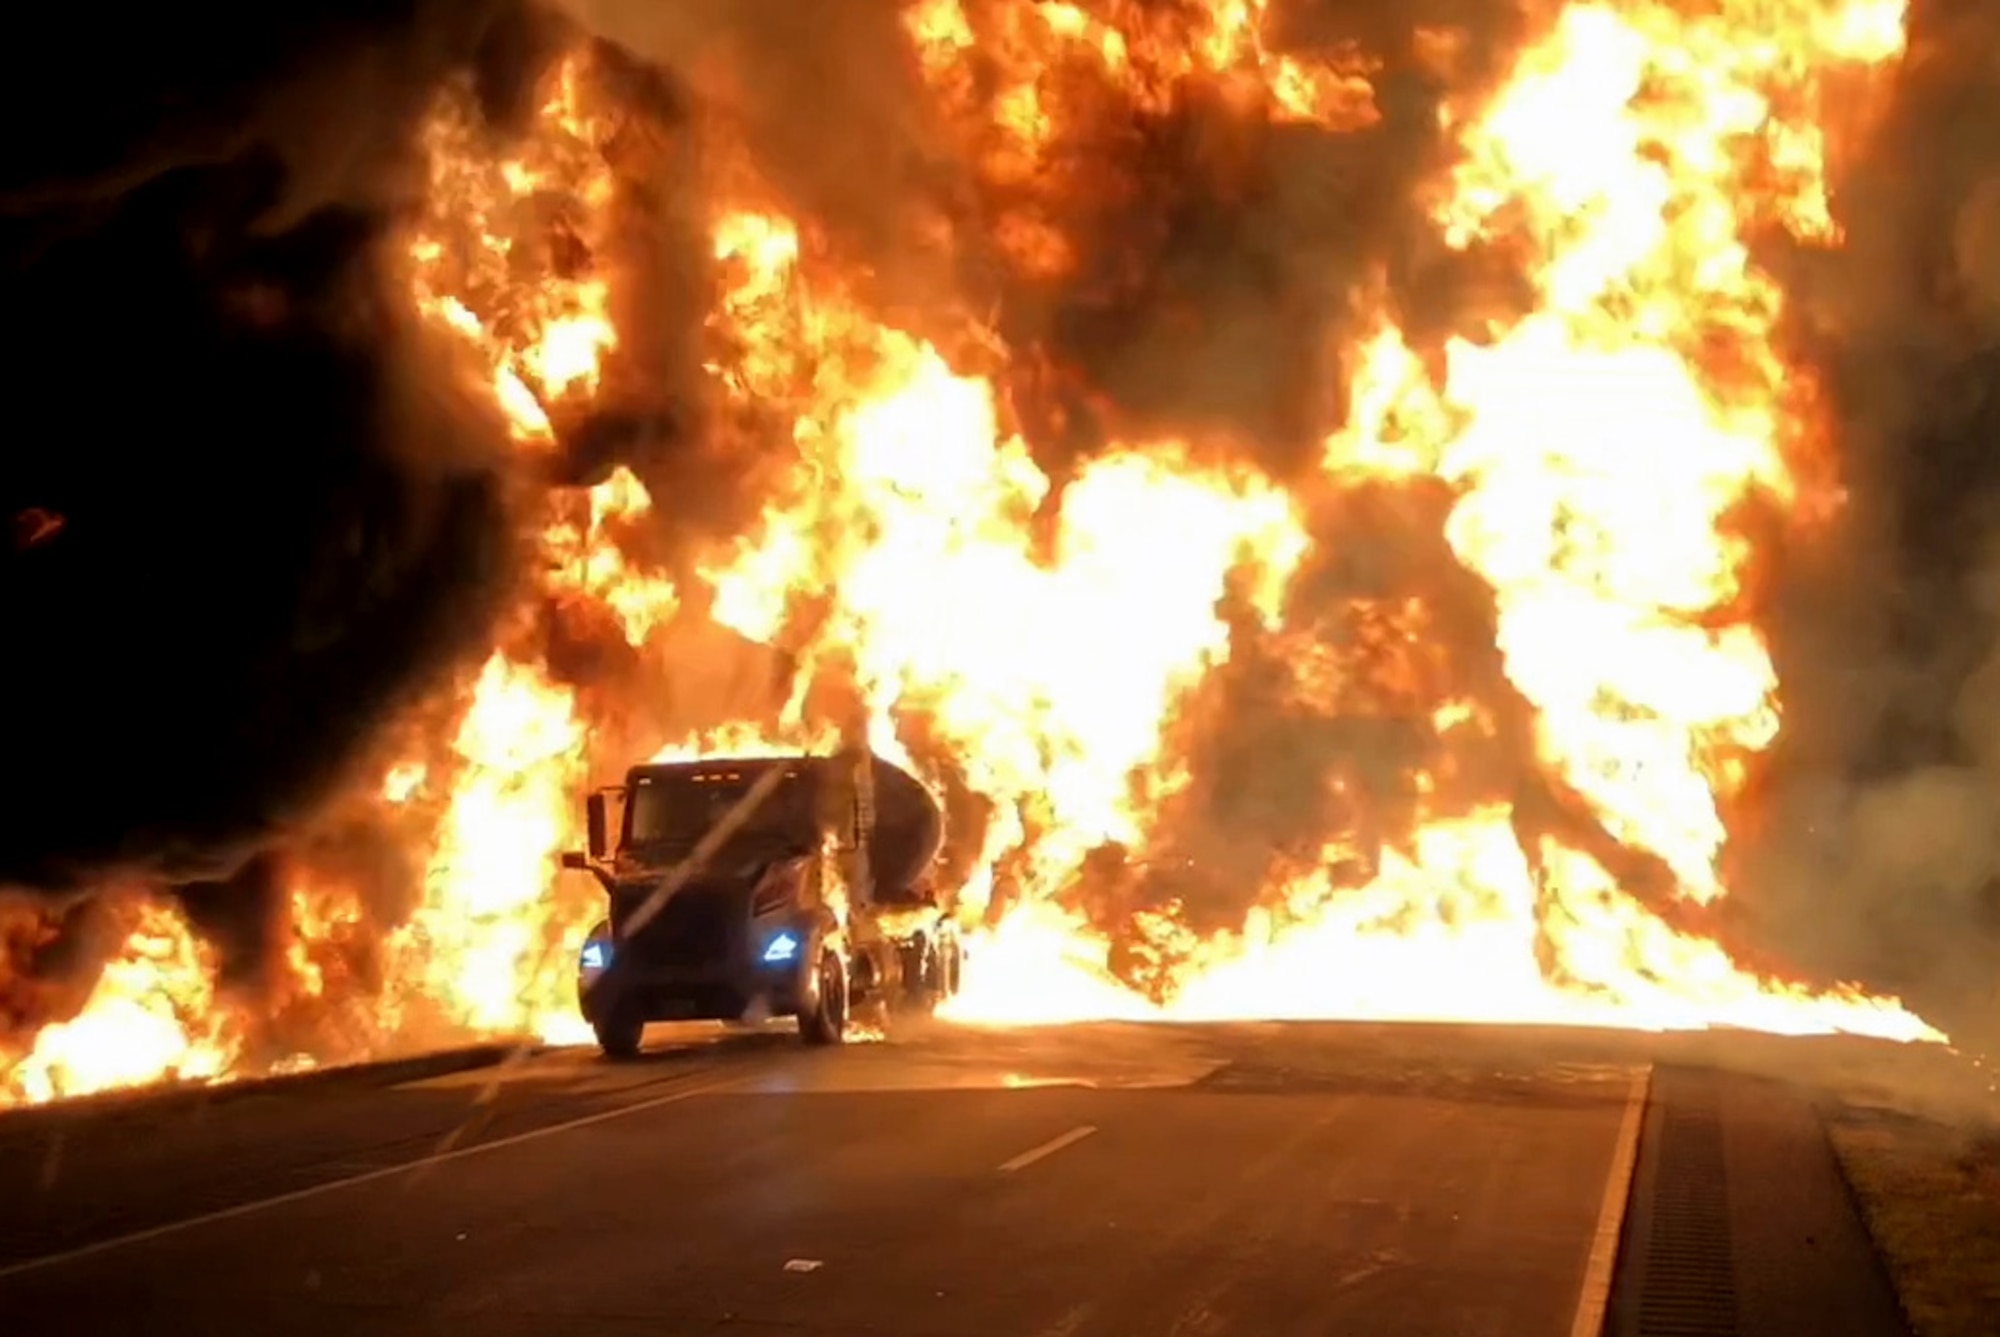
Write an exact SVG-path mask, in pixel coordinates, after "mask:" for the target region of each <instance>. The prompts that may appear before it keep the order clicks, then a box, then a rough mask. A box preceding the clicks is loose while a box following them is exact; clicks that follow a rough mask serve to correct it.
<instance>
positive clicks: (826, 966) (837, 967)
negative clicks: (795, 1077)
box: [799, 950, 847, 1046]
mask: <svg viewBox="0 0 2000 1337" xmlns="http://www.w3.org/2000/svg"><path fill="white" fill-rule="evenodd" d="M815 969H817V971H818V972H819V987H818V988H817V989H815V990H814V991H813V992H814V993H815V994H817V995H818V1001H817V1002H815V1003H814V1004H813V1008H812V1010H811V1011H810V1012H801V1013H800V1014H799V1038H800V1039H801V1040H804V1041H805V1042H806V1043H807V1044H809V1045H815V1046H818V1045H837V1044H840V1043H842V1042H844V1041H845V1040H846V1039H847V967H846V965H845V964H843V963H842V961H841V959H840V954H839V953H838V952H834V951H828V950H822V951H821V952H820V954H819V965H818V966H817V967H815Z"/></svg>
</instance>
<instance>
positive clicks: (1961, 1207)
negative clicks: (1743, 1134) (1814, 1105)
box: [1825, 1104, 2000, 1337]
mask: <svg viewBox="0 0 2000 1337" xmlns="http://www.w3.org/2000/svg"><path fill="white" fill-rule="evenodd" d="M1825 1120H1826V1128H1827V1134H1828V1136H1829V1137H1831V1138H1832V1140H1833V1147H1834V1151H1835V1152H1836V1153H1837V1154H1838V1155H1839V1157H1840V1162H1841V1166H1842V1168H1843V1169H1844V1170H1845V1171H1846V1172H1847V1178H1848V1182H1849V1183H1850V1184H1852V1185H1853V1187H1854V1192H1855V1196H1856V1198H1857V1199H1858V1200H1859V1201H1860V1204H1861V1210H1862V1215H1863V1217H1864V1218H1865V1219H1866V1221H1867V1223H1868V1229H1869V1230H1870V1232H1872V1233H1873V1235H1874V1236H1875V1242H1876V1244H1877V1246H1878V1247H1879V1248H1880V1249H1881V1251H1882V1255H1883V1257H1884V1259H1885V1260H1886V1261H1887V1262H1888V1265H1889V1271H1890V1274H1891V1276H1892V1277H1893V1278H1894V1280H1895V1283H1896V1291H1897V1293H1898V1294H1899V1295H1900V1296H1901V1297H1902V1301H1903V1309H1904V1312H1905V1313H1907V1314H1908V1315H1909V1318H1910V1322H1911V1325H1912V1326H1913V1327H1914V1328H1915V1329H1916V1331H1917V1334H1918V1337H1993V1334H1995V1333H1996V1332H2000V1128H1994V1127H1983V1128H1974V1127H1968V1126H1966V1125H1963V1124H1953V1123H1948V1122H1942V1121H1938V1120H1935V1119H1930V1118H1924V1117H1921V1116H1918V1115H1913V1114H1905V1113H1900V1112H1896V1111H1892V1110H1886V1109H1881V1108H1870V1107H1867V1106H1861V1105H1848V1104H1834V1105H1832V1106H1831V1107H1830V1108H1828V1109H1826V1110H1825Z"/></svg>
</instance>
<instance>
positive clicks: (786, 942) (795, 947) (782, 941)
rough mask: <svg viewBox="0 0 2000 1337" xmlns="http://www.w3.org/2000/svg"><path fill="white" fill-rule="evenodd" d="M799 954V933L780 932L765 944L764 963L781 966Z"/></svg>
mask: <svg viewBox="0 0 2000 1337" xmlns="http://www.w3.org/2000/svg"><path fill="white" fill-rule="evenodd" d="M798 954H799V939H798V935H797V934H795V933H792V932H790V931H789V930H788V931H785V932H782V933H778V934H776V935H774V936H773V937H772V939H771V940H770V941H769V942H767V943H765V944H764V964H765V965H767V966H781V965H783V964H785V963H786V962H787V961H790V960H793V959H794V958H796V957H797V956H798Z"/></svg>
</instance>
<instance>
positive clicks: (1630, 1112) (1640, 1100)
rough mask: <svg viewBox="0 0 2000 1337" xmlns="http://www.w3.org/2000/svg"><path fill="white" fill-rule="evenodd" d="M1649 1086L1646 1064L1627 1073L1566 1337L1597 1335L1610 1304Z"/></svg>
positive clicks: (1650, 1074) (1650, 1077) (1649, 1072)
mask: <svg viewBox="0 0 2000 1337" xmlns="http://www.w3.org/2000/svg"><path fill="white" fill-rule="evenodd" d="M1652 1086H1653V1067H1652V1065H1651V1064H1650V1063H1649V1064H1647V1065H1646V1066H1645V1067H1644V1068H1643V1069H1641V1070H1640V1071H1639V1072H1638V1073H1636V1074H1634V1076H1633V1078H1632V1090H1631V1091H1630V1092H1629V1093H1628V1094H1627V1095H1626V1097H1625V1116H1624V1118H1622V1119H1620V1120H1619V1122H1618V1140H1617V1141H1616V1142H1615V1143H1613V1144H1612V1147H1611V1170H1610V1173H1609V1174H1608V1175H1607V1176H1606V1177H1605V1180H1604V1200H1603V1202H1602V1203H1600V1204H1599V1205H1598V1208H1597V1233H1596V1234H1595V1235H1594V1236H1593V1237H1592V1239H1591V1242H1590V1261H1589V1262H1588V1263H1587V1264H1585V1265H1584V1269H1583V1290H1582V1292H1581V1293H1580V1294H1579V1295H1578V1296H1577V1300H1576V1319H1575V1321H1574V1322H1572V1323H1571V1324H1570V1325H1569V1337H1601V1335H1602V1333H1603V1332H1604V1318H1605V1312H1604V1311H1605V1309H1606V1307H1607V1306H1609V1305H1610V1303H1611V1272H1612V1269H1613V1268H1614V1267H1615V1266H1616V1265H1617V1263H1618V1240H1619V1236H1620V1235H1621V1234H1622V1233H1623V1232H1624V1229H1625V1204H1626V1203H1627V1202H1629V1201H1630V1200H1631V1197H1632V1175H1633V1172H1634V1171H1635V1169H1636V1168H1637V1165H1638V1160H1639V1129H1640V1127H1641V1125H1643V1124H1644V1123H1645V1121H1646V1097H1647V1095H1648V1094H1649V1093H1650V1092H1651V1090H1652Z"/></svg>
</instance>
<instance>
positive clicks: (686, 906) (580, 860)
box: [562, 749, 963, 1058]
mask: <svg viewBox="0 0 2000 1337" xmlns="http://www.w3.org/2000/svg"><path fill="white" fill-rule="evenodd" d="M614 802H615V803H617V804H618V811H617V817H616V820H615V823H614V820H613V816H612V811H613V804H614ZM585 829H586V845H587V848H586V849H584V850H578V851H570V852H567V853H565V854H564V855H563V856H562V863H563V866H564V867H565V868H570V869H576V870H580V871H585V872H588V873H590V874H591V875H592V876H594V877H595V878H596V880H597V881H598V883H599V884H600V885H601V886H602V887H603V889H604V892H605V894H606V896H607V897H608V899H609V912H608V913H607V915H606V916H605V918H604V919H603V920H602V921H601V922H600V923H599V924H598V925H597V926H596V927H595V928H594V929H593V930H592V931H591V933H590V935H589V937H588V938H587V939H586V941H585V942H584V944H583V949H582V952H581V955H580V958H579V960H578V964H577V996H578V1003H579V1006H580V1007H581V1009H582V1012H583V1016H584V1019H585V1020H586V1021H587V1022H588V1023H589V1024H590V1026H591V1029H592V1030H593V1032H594V1033H595V1034H596V1037H597V1043H598V1046H599V1048H601V1049H602V1050H603V1052H604V1054H605V1055H606V1056H607V1057H611V1058H630V1057H632V1056H633V1055H635V1054H637V1053H638V1052H639V1050H640V1047H641V1044H642V1042H643V1037H644V1032H645V1028H646V1025H647V1023H649V1022H653V1021H668V1020H705V1021H755V1020H762V1019H765V1018H773V1017H795V1018H797V1021H798V1030H799V1035H800V1037H801V1038H802V1039H803V1040H804V1041H805V1042H806V1043H807V1044H811V1045H836V1044H840V1043H842V1042H843V1041H844V1040H845V1039H846V1038H847V1035H848V1031H849V1025H850V1019H851V1018H852V1016H853V1015H854V1012H855V1009H856V1008H857V1007H861V1006H865V1005H875V1004H880V1005H883V1006H884V1007H885V1008H886V1009H889V1010H895V1011H903V1010H919V1011H924V1010H929V1009H931V1008H934V1007H935V1006H936V1005H937V1004H938V1003H939V1002H941V1001H942V1000H943V999H945V998H947V997H949V996H950V995H951V994H953V993H955V992H956V991H957V988H958V981H959V973H960V970H961V967H962V963H963V952H962V948H961V946H960V942H959V938H958V935H957V933H956V932H955V930H954V927H953V923H952V919H951V917H950V915H949V914H948V913H947V911H946V909H945V907H944V906H942V905H941V904H940V902H939V898H938V894H937V889H936V887H935V885H934V884H933V882H932V872H933V868H934V866H935V865H936V863H937V859H938V853H939V850H940V849H941V848H942V845H943V838H944V816H943V813H942V811H941V809H940V808H939V806H938V804H937V802H936V801H935V800H934V799H933V798H932V797H931V794H930V791H929V790H927V789H926V788H925V787H924V785H923V783H922V782H921V781H919V780H918V779H917V778H916V777H915V776H913V775H911V774H910V773H909V772H908V771H906V770H904V769H903V768H901V767H899V766H896V765H894V764H893V763H891V762H888V761H886V760H884V759H883V758H881V757H879V756H877V755H875V754H874V753H872V752H869V751H866V750H861V749H853V750H849V751H847V752H843V753H839V754H835V755H831V756H829V755H812V754H801V755H795V756H779V757H708V758H702V759H700V760H695V761H676V762H650V763H646V764H644V765H639V766H634V767H632V768H631V769H630V770H629V771H628V772H627V773H626V775H625V780H624V783H623V785H620V786H615V787H610V788H606V789H600V790H597V791H595V792H593V793H592V794H590V795H589V796H588V798H587V799H586V800H585Z"/></svg>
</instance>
